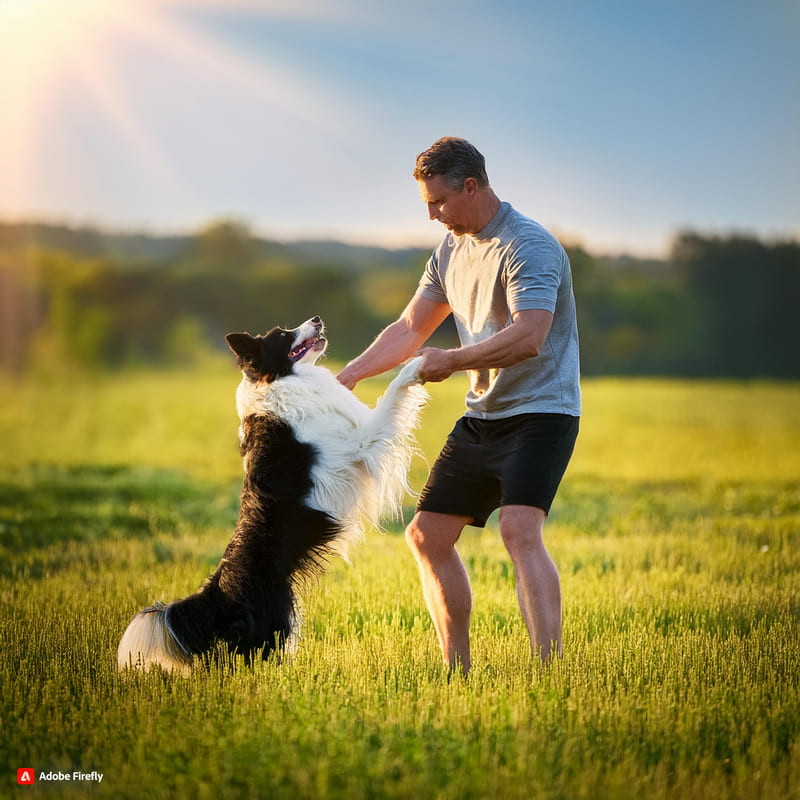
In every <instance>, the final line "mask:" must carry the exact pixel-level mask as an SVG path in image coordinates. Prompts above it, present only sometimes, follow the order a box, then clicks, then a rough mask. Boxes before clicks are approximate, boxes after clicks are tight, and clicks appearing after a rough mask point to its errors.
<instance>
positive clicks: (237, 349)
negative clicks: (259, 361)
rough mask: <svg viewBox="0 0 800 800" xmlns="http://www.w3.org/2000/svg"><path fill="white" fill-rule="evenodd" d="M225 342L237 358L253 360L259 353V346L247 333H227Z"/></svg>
mask: <svg viewBox="0 0 800 800" xmlns="http://www.w3.org/2000/svg"><path fill="white" fill-rule="evenodd" d="M225 341H226V342H227V343H228V347H230V349H231V350H233V352H234V353H235V354H236V355H237V356H238V357H239V358H249V359H253V358H255V357H256V356H258V355H260V353H261V346H260V345H259V343H258V342H257V341H256V340H255V339H254V338H253V337H252V336H251V335H250V334H249V333H228V334H226V335H225Z"/></svg>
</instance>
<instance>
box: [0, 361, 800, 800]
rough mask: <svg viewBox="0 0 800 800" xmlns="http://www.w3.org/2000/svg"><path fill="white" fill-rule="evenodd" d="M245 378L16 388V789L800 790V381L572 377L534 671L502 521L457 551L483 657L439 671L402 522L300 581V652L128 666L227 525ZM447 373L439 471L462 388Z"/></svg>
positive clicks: (154, 792)
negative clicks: (181, 672) (576, 421)
mask: <svg viewBox="0 0 800 800" xmlns="http://www.w3.org/2000/svg"><path fill="white" fill-rule="evenodd" d="M237 380H238V378H237V376H236V374H235V372H234V370H233V369H232V368H231V365H230V364H229V363H228V362H224V363H222V362H220V363H219V364H217V363H214V362H211V363H209V364H208V365H205V366H204V367H203V368H202V369H199V370H195V371H194V372H190V371H188V370H187V371H186V372H156V371H141V372H133V371H131V372H125V373H121V374H118V375H114V376H102V375H99V376H94V377H88V376H74V375H73V376H64V375H57V374H48V375H42V376H39V377H38V378H36V379H35V380H34V379H30V380H27V381H12V380H5V381H3V383H2V386H1V387H0V629H2V648H0V690H1V691H0V730H2V734H1V735H0V765H2V766H0V797H10V796H15V793H16V792H23V791H24V792H25V793H31V794H36V795H42V796H45V795H46V796H54V797H58V796H64V797H82V796H84V795H88V794H91V795H92V796H95V795H96V796H108V797H114V798H127V797H130V798H141V797H148V798H161V797H163V798H173V797H176V798H204V797H208V798H218V797H224V798H228V797H231V798H237V797H253V798H293V799H294V798H348V799H350V798H355V799H357V798H384V797H386V798H410V797H416V798H426V799H427V798H453V799H454V800H455V799H458V800H462V799H463V798H487V797H490V798H497V799H499V798H525V799H526V800H527V798H531V797H535V798H581V797H587V798H640V797H641V798H644V797H646V798H676V797H677V798H695V797H696V798H703V800H714V799H715V798H754V797H781V798H800V486H799V483H800V387H798V386H797V385H796V384H792V385H788V384H767V383H763V384H762V383H752V384H733V383H683V382H676V381H650V380H639V381H634V380H628V381H617V380H587V381H585V383H584V401H585V402H584V405H585V414H584V419H583V423H582V431H581V436H580V438H579V443H578V448H577V450H576V453H575V457H574V459H573V462H572V465H571V467H570V469H569V471H568V473H567V476H566V478H565V481H564V484H563V487H562V491H561V493H560V496H559V498H558V499H557V501H556V505H555V507H554V510H553V514H552V517H551V520H550V522H549V524H548V534H547V535H548V546H549V548H550V550H551V553H552V555H553V557H554V559H555V561H556V563H557V564H558V566H559V568H560V571H561V576H562V585H563V592H564V650H565V655H564V658H563V659H562V660H560V661H559V662H557V663H555V664H553V665H551V666H549V667H547V668H542V667H541V666H538V665H536V664H534V663H532V661H531V659H530V656H529V653H528V645H527V636H526V634H525V631H524V626H523V623H522V620H521V618H520V615H519V611H518V608H517V605H516V599H515V589H514V575H513V570H512V569H511V568H510V564H509V561H508V559H507V557H506V555H505V552H504V550H503V546H502V543H501V542H500V537H499V534H498V532H497V530H496V527H494V526H493V525H490V526H489V527H487V529H485V530H484V531H477V530H476V529H467V532H466V533H465V535H464V537H463V539H462V542H461V543H460V545H459V550H460V552H461V555H462V557H463V559H464V561H465V563H466V564H467V568H468V571H469V574H470V577H471V580H472V582H473V589H474V594H475V601H474V608H475V610H474V616H473V671H472V673H471V675H470V677H469V679H467V680H462V679H452V680H449V679H448V675H447V673H446V672H445V670H444V669H443V668H442V666H441V664H440V658H439V654H438V649H437V647H436V642H435V636H434V633H433V630H432V627H431V624H430V620H429V618H428V616H427V612H426V611H425V608H424V604H423V600H422V594H421V591H420V588H419V585H418V580H417V575H416V571H415V568H414V565H413V563H412V560H411V556H410V555H409V554H408V553H407V551H406V547H405V543H404V541H403V537H402V535H401V526H397V527H395V528H392V529H390V530H389V532H388V533H387V534H385V535H381V534H378V533H373V534H371V535H370V536H369V539H368V542H367V543H366V544H365V545H364V546H362V547H361V548H360V549H358V550H357V551H356V552H355V553H354V554H353V556H354V557H353V563H352V565H347V564H344V563H343V562H341V561H336V562H334V563H332V564H331V565H330V567H329V569H328V571H327V573H326V574H325V576H324V577H322V578H321V579H320V580H319V581H317V582H315V583H314V584H313V585H311V586H310V587H309V590H308V593H307V598H306V603H305V614H304V627H303V638H302V639H301V641H300V644H299V647H298V649H297V651H296V653H295V654H294V655H293V656H291V657H286V658H284V659H283V660H272V661H269V662H266V663H263V664H261V663H260V664H258V665H257V666H256V667H255V668H253V669H246V668H242V666H241V665H240V664H238V663H236V662H235V661H234V662H231V661H230V660H224V659H223V661H222V663H220V664H219V665H217V666H214V667H212V668H211V669H210V670H208V671H205V670H197V671H196V672H195V673H194V674H193V675H192V676H191V677H190V678H178V677H169V676H163V675H161V674H158V673H149V674H145V675H136V676H133V677H122V676H120V675H118V674H117V673H116V672H115V670H114V657H115V651H116V645H117V642H118V640H119V636H120V635H121V633H122V631H123V629H124V628H125V626H126V624H127V622H128V620H129V618H130V616H131V615H132V614H133V613H134V612H135V611H136V610H138V609H139V608H141V607H142V606H144V605H146V604H149V603H151V602H152V601H153V600H155V599H162V600H165V601H169V600H171V599H174V598H176V597H179V596H185V595H186V594H188V593H189V592H191V591H193V590H195V589H196V588H197V587H198V586H199V584H200V583H201V581H202V580H203V579H204V578H205V576H206V575H207V574H208V573H209V572H210V571H211V570H212V569H213V567H214V566H215V564H216V562H217V560H218V558H219V556H220V554H221V553H222V550H223V549H224V546H225V544H226V541H227V538H228V536H229V535H230V533H231V531H232V528H233V524H234V522H235V519H236V513H237V502H238V491H239V486H240V470H241V465H240V462H239V458H238V454H237V442H236V425H237V420H236V417H235V413H234V406H233V391H234V388H235V384H236V382H237ZM380 387H381V383H380V382H379V381H375V382H372V383H370V384H368V385H366V386H364V387H362V388H361V390H360V391H361V392H362V394H363V396H364V397H365V398H366V399H369V400H372V399H374V398H375V397H376V396H377V394H378V393H379V392H380ZM432 388H433V395H434V397H433V400H432V403H431V405H430V407H429V409H428V411H427V412H426V415H425V418H424V427H423V430H422V431H421V434H420V441H421V444H422V446H423V449H424V450H425V452H426V454H427V456H428V458H431V459H432V458H433V456H434V455H435V452H436V451H437V449H438V447H439V445H440V444H441V442H442V441H443V439H444V437H445V436H446V434H447V432H448V431H449V428H450V425H451V423H452V421H453V419H454V418H455V417H456V416H458V414H459V413H460V411H461V408H462V397H463V391H464V385H463V383H462V382H461V381H460V380H457V379H453V380H452V381H450V382H448V383H446V384H444V385H441V386H435V387H432ZM424 474H425V464H424V463H423V462H422V461H421V460H420V462H419V463H418V464H416V465H415V469H414V481H415V482H416V484H417V485H419V484H420V483H421V481H422V479H423V476H424ZM19 767H33V768H34V770H35V772H36V776H37V784H36V785H35V786H34V787H33V788H29V789H24V790H23V789H21V788H20V789H18V788H17V786H16V770H17V768H19ZM51 771H54V772H61V773H64V774H69V775H70V776H71V775H72V773H73V771H79V772H85V773H91V772H92V771H97V772H100V773H103V780H102V783H100V784H97V783H92V784H89V783H81V782H79V781H69V782H66V781H64V782H39V781H38V778H39V777H40V775H41V773H43V772H44V773H48V772H51Z"/></svg>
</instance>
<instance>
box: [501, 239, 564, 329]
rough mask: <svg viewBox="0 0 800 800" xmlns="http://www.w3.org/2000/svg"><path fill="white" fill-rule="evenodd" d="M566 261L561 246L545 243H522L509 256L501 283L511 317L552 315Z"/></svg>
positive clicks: (545, 241)
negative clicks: (539, 313)
mask: <svg viewBox="0 0 800 800" xmlns="http://www.w3.org/2000/svg"><path fill="white" fill-rule="evenodd" d="M565 257H566V254H565V253H564V250H563V248H562V247H561V245H559V244H558V242H557V241H555V240H547V239H528V240H525V241H523V242H522V243H521V244H520V245H519V247H518V248H517V249H516V250H515V251H514V252H513V253H511V254H509V258H508V261H507V263H506V266H505V270H504V282H505V290H506V301H507V302H508V308H509V311H510V312H511V313H512V314H513V313H515V312H517V311H530V310H532V309H542V310H544V311H549V312H551V313H553V312H554V311H555V309H556V301H557V299H558V288H559V286H560V285H561V276H562V274H563V268H564V258H565Z"/></svg>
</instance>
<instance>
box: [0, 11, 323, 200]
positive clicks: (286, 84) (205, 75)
mask: <svg viewBox="0 0 800 800" xmlns="http://www.w3.org/2000/svg"><path fill="white" fill-rule="evenodd" d="M192 7H198V8H205V9H213V8H215V7H216V8H220V9H225V10H231V9H234V10H235V9H239V10H240V11H243V12H246V13H249V14H258V15H261V16H277V15H284V14H287V13H291V12H290V11H287V10H286V6H285V4H283V3H279V2H269V1H268V0H264V2H254V1H253V0H228V1H227V2H224V1H223V0H136V1H135V2H123V1H122V0H0V53H2V63H3V69H2V71H0V109H2V110H0V128H2V130H3V145H4V147H3V149H2V151H0V181H2V185H3V192H2V193H0V194H2V195H4V196H5V198H6V200H5V202H10V201H9V198H11V197H13V198H15V202H16V205H17V207H20V208H23V207H25V206H27V207H28V208H35V207H36V206H37V205H39V204H40V202H41V201H40V198H41V197H42V196H47V195H48V193H49V192H50V189H51V187H52V186H53V185H54V182H55V183H57V184H58V185H59V186H60V187H63V186H64V185H65V184H69V183H71V185H70V186H69V188H68V191H73V190H74V192H75V194H76V196H77V195H79V194H80V191H81V190H82V184H83V183H85V182H86V181H85V180H84V177H83V176H91V175H92V174H93V166H94V165H93V163H92V156H93V154H92V153H91V152H90V151H89V149H87V148H86V147H85V146H83V143H82V142H81V146H79V147H78V148H77V150H78V152H77V153H76V152H75V150H76V148H75V147H74V146H73V148H72V149H71V150H69V148H68V146H67V144H65V143H64V142H63V141H62V139H63V138H64V137H70V136H71V137H72V139H71V141H72V142H73V143H74V142H75V141H76V138H75V137H79V136H80V134H79V133H76V132H75V129H76V126H78V125H80V124H81V123H82V122H84V121H85V120H87V119H91V120H94V123H93V124H98V121H102V124H103V125H104V126H105V129H106V130H107V131H108V132H109V135H110V136H111V137H113V140H114V142H115V143H118V144H119V146H120V152H122V153H123V154H124V155H125V156H127V157H128V158H130V159H135V161H136V163H138V164H140V165H141V168H142V170H146V171H147V172H148V174H151V175H152V176H154V179H155V180H157V181H158V182H159V184H160V185H161V186H162V187H163V188H172V189H174V188H175V182H176V180H177V179H176V178H175V176H174V175H173V174H172V171H173V170H172V168H171V166H170V165H171V163H172V161H173V160H174V159H173V154H172V153H170V152H168V151H166V150H165V143H164V141H163V140H162V139H161V138H160V133H161V130H162V129H161V128H160V127H159V124H160V120H159V119H158V118H156V117H153V115H152V110H151V112H150V116H149V117H148V116H147V111H148V109H145V108H143V105H142V102H141V100H142V97H143V94H142V92H145V93H147V92H148V91H149V92H150V96H152V95H153V94H156V93H158V92H159V91H160V89H161V86H160V85H159V83H158V74H159V73H158V70H159V69H161V70H167V71H169V74H171V75H174V74H178V75H180V76H182V79H183V80H184V85H189V86H191V87H193V88H194V87H197V86H205V85H207V84H214V85H215V86H216V87H217V88H223V92H224V93H238V95H239V96H244V97H246V98H247V99H248V100H249V101H251V103H252V104H253V105H256V106H258V107H259V108H265V109H271V111H272V112H273V117H274V118H279V117H283V118H293V119H295V120H299V121H301V122H304V123H315V122H316V123H317V124H318V120H320V119H332V118H333V117H334V116H335V115H334V113H333V109H332V108H331V101H330V99H329V98H328V97H327V96H326V95H325V93H324V92H323V91H321V90H320V88H319V87H318V86H316V85H312V84H310V83H307V82H304V81H303V80H302V79H301V78H300V76H298V75H295V74H291V73H289V72H288V71H287V70H286V67H285V66H284V65H281V64H280V63H277V62H276V61H274V60H272V59H270V56H269V53H258V54H257V55H255V54H250V55H248V54H247V53H246V52H243V51H242V50H237V49H236V48H235V47H233V46H231V44H230V43H229V42H226V41H225V40H224V39H223V38H221V37H219V36H217V35H216V34H215V33H214V31H213V30H212V29H209V28H208V27H205V28H204V27H202V26H200V25H197V24H193V22H192V21H191V20H190V19H189V18H187V17H186V16H185V15H184V13H183V12H185V11H186V10H187V9H190V8H192ZM154 64H155V65H157V66H154ZM145 70H147V71H149V75H148V76H147V78H146V80H148V81H149V83H145V84H144V86H145V88H144V89H143V88H142V83H141V80H142V79H143V76H142V74H141V73H142V72H143V71H145ZM137 86H138V92H139V94H138V95H137V94H136V91H137ZM144 96H148V95H146V94H145V95H144ZM137 97H138V102H137V100H136V99H135V98H137ZM180 101H181V98H180V97H176V98H175V102H174V103H173V106H175V107H179V106H180ZM327 132H328V133H331V131H330V130H328V131H327ZM333 133H334V135H335V133H336V131H333ZM78 141H81V140H78ZM76 159H77V162H76ZM53 164H55V165H56V166H57V168H58V170H59V176H60V177H59V178H58V179H56V178H54V177H53V176H52V175H50V174H47V170H48V168H49V167H50V165H53ZM45 165H47V166H45ZM78 184H81V186H78ZM2 202H3V199H2V197H0V203H2ZM2 212H3V208H2V207H0V213H2Z"/></svg>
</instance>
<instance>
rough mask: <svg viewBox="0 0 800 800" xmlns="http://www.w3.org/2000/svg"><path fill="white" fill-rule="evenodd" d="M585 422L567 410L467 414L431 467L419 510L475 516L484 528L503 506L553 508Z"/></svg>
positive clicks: (477, 523)
mask: <svg viewBox="0 0 800 800" xmlns="http://www.w3.org/2000/svg"><path fill="white" fill-rule="evenodd" d="M579 422H580V417H571V416H568V415H566V414H519V415H516V416H513V417H508V418H506V419H475V418H474V417H462V418H461V419H460V420H459V421H458V422H457V423H456V426H455V428H453V430H452V432H451V433H450V435H449V436H448V437H447V441H446V442H445V445H444V447H443V448H442V452H441V453H440V454H439V457H438V458H437V459H436V462H435V463H434V465H433V468H432V469H431V474H430V475H429V476H428V482H427V483H426V484H425V488H424V489H423V490H422V494H421V495H420V499H419V503H418V504H417V511H437V512H439V513H440V514H455V515H457V516H460V517H472V523H471V524H472V525H475V526H476V527H478V528H482V527H484V525H486V520H487V519H488V518H489V515H490V514H491V513H492V512H493V511H494V510H495V509H497V508H500V507H501V506H507V505H521V506H535V507H537V508H542V509H544V511H545V513H549V512H550V506H551V505H552V503H553V498H554V497H555V496H556V490H557V489H558V485H559V483H561V478H562V477H563V476H564V472H565V470H566V469H567V464H568V463H569V459H570V457H571V456H572V451H573V449H574V447H575V440H576V439H577V437H578V425H579Z"/></svg>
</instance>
